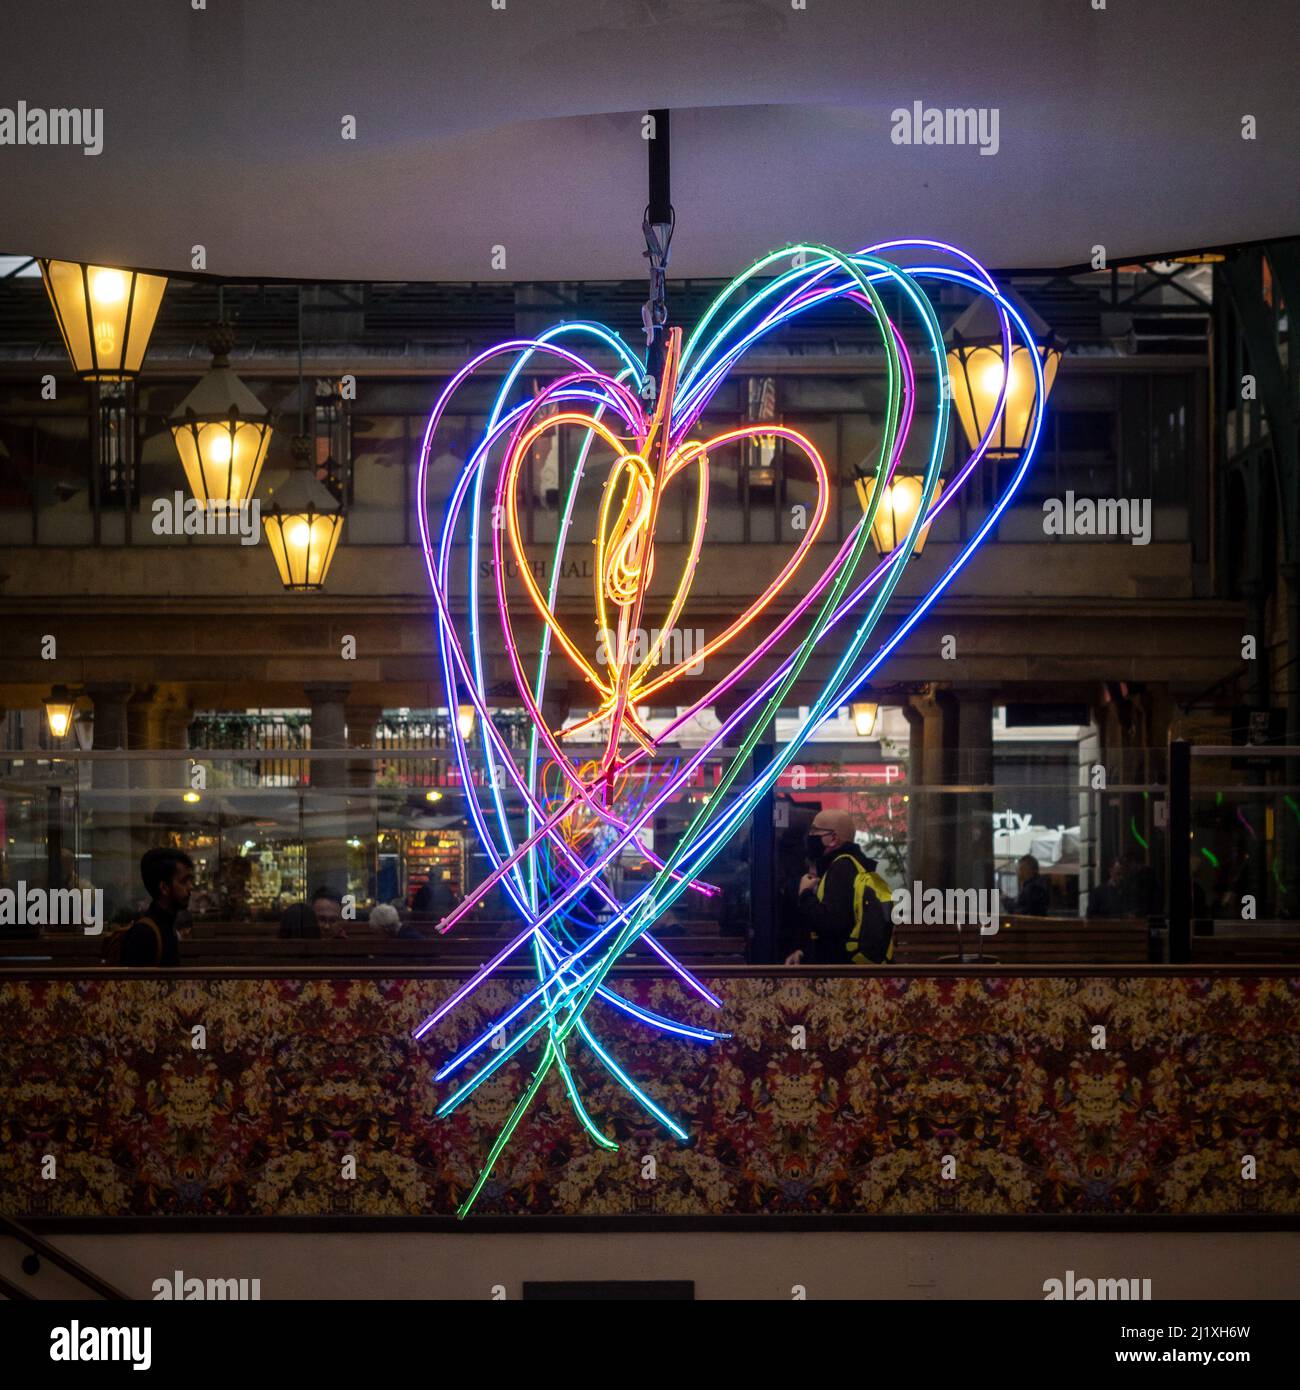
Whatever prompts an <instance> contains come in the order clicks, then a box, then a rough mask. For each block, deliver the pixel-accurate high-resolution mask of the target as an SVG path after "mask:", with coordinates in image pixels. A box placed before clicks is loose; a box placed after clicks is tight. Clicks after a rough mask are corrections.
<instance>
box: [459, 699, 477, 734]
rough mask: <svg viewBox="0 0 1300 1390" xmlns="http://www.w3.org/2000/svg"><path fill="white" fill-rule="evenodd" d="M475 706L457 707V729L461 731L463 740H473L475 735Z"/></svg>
mask: <svg viewBox="0 0 1300 1390" xmlns="http://www.w3.org/2000/svg"><path fill="white" fill-rule="evenodd" d="M474 713H475V711H474V706H473V705H457V706H456V728H457V729H458V730H459V731H460V736H461V738H463V739H469V738H472V737H473V735H474Z"/></svg>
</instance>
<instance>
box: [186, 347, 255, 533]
mask: <svg viewBox="0 0 1300 1390" xmlns="http://www.w3.org/2000/svg"><path fill="white" fill-rule="evenodd" d="M232 342H233V339H232V337H231V334H230V330H229V328H227V327H226V326H225V325H218V327H217V328H216V329H215V330H214V331H213V336H212V339H211V344H212V366H211V368H210V369H209V371H208V372H207V374H206V375H205V376H204V377H203V379H202V380H201V381H200V382H199V383H198V385H197V386H195V388H194V389H193V390H192V391H191V392H190V393H189V395H188V396H186V397H185V399H184V400H183V401H182V402H181V403H180V405H178V406H177V407H176V409H175V410H174V411H172V414H171V419H170V424H171V431H172V438H173V439H174V440H175V441H176V452H177V453H178V454H179V455H180V458H181V466H182V467H183V468H184V469H185V480H186V481H187V482H188V483H189V485H190V491H191V492H192V493H193V494H194V497H195V500H196V501H199V502H205V503H206V502H212V503H215V504H217V505H218V506H238V505H239V504H240V503H241V502H245V501H247V500H248V499H249V498H250V497H252V495H253V490H254V489H255V488H256V487H257V479H258V476H259V474H260V473H261V471H262V463H263V462H264V460H265V459H266V451H267V448H268V447H269V446H270V443H271V419H270V413H269V411H268V410H267V409H266V407H265V406H264V405H263V404H262V403H261V401H259V400H258V399H257V397H256V396H255V395H254V394H253V393H252V392H251V391H250V390H249V389H248V387H247V386H245V385H244V383H243V382H242V381H241V380H240V379H239V377H238V375H237V374H236V373H235V372H234V371H232V370H231V367H230V362H229V358H228V356H227V354H228V353H229V351H230V347H231V345H232Z"/></svg>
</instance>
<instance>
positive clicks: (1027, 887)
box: [1007, 854, 1052, 917]
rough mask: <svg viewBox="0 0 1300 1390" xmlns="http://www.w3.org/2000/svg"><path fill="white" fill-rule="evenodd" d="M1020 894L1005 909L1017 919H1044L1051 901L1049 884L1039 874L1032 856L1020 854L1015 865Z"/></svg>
mask: <svg viewBox="0 0 1300 1390" xmlns="http://www.w3.org/2000/svg"><path fill="white" fill-rule="evenodd" d="M1016 877H1017V878H1018V879H1019V881H1020V892H1019V893H1017V894H1016V896H1015V897H1014V898H1013V899H1012V901H1011V902H1010V904H1009V905H1008V907H1007V911H1008V912H1014V913H1015V914H1016V915H1017V916H1019V917H1046V916H1047V915H1048V908H1049V905H1050V904H1051V900H1052V889H1051V884H1049V883H1048V881H1047V880H1046V879H1045V878H1044V877H1043V875H1042V874H1041V873H1040V872H1039V868H1038V860H1037V859H1035V858H1034V856H1033V855H1032V854H1022V855H1021V856H1020V862H1019V863H1018V864H1017V865H1016Z"/></svg>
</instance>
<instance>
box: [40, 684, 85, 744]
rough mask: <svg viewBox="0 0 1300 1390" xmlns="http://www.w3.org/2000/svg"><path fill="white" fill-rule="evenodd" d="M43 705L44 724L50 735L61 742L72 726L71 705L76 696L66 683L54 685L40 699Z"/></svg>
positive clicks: (73, 703)
mask: <svg viewBox="0 0 1300 1390" xmlns="http://www.w3.org/2000/svg"><path fill="white" fill-rule="evenodd" d="M42 703H43V704H44V706H45V724H46V727H47V728H48V729H49V731H50V737H51V738H52V739H53V740H54V741H55V742H56V743H62V742H63V740H64V739H65V738H67V736H68V730H69V728H71V726H72V707H73V706H74V705H75V704H76V703H77V700H76V696H74V695H73V694H72V692H71V691H70V690H69V689H68V687H67V686H66V685H56V686H55V687H54V689H53V690H51V691H50V693H49V694H48V695H47V696H46V697H45V699H44V700H43V701H42Z"/></svg>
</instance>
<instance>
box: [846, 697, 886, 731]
mask: <svg viewBox="0 0 1300 1390" xmlns="http://www.w3.org/2000/svg"><path fill="white" fill-rule="evenodd" d="M879 713H880V706H879V705H878V704H872V703H871V702H870V701H868V700H864V701H860V702H859V703H857V704H852V705H850V706H849V715H850V717H851V718H852V720H853V731H854V733H856V734H857V736H858V737H859V738H870V737H871V735H872V734H873V733H875V731H876V716H877V714H879Z"/></svg>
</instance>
